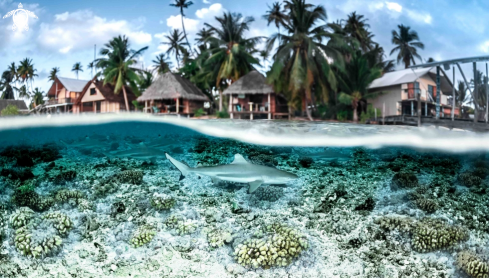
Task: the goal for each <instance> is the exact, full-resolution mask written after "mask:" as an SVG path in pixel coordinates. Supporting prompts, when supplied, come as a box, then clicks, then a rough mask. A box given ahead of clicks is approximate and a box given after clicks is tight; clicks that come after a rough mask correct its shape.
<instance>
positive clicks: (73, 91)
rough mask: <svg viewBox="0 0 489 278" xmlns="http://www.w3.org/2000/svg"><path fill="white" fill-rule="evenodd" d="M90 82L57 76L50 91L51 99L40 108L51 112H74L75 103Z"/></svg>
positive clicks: (49, 96)
mask: <svg viewBox="0 0 489 278" xmlns="http://www.w3.org/2000/svg"><path fill="white" fill-rule="evenodd" d="M88 82H89V80H78V79H72V78H66V77H56V79H55V80H54V82H53V84H52V85H51V88H50V89H49V91H48V98H49V100H48V101H47V102H46V103H45V104H44V105H43V106H42V107H40V108H38V110H39V111H44V112H50V113H72V112H73V103H74V102H75V100H76V99H77V98H78V97H79V96H80V94H81V92H82V91H83V88H84V87H85V85H87V83H88Z"/></svg>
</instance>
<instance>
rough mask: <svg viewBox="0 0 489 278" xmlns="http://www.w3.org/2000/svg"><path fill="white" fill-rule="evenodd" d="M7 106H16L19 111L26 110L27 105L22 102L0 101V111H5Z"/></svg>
mask: <svg viewBox="0 0 489 278" xmlns="http://www.w3.org/2000/svg"><path fill="white" fill-rule="evenodd" d="M9 104H11V105H14V106H17V109H19V110H27V105H26V104H25V102H24V101H23V100H15V99H0V111H2V110H3V109H5V108H6V107H7V106H8V105H9Z"/></svg>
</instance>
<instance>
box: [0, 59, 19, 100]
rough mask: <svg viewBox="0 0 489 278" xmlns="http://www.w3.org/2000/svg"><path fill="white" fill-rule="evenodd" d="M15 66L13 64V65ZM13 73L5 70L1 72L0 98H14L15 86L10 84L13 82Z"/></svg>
mask: <svg viewBox="0 0 489 278" xmlns="http://www.w3.org/2000/svg"><path fill="white" fill-rule="evenodd" d="M14 67H15V66H14ZM15 79H16V77H15V75H14V74H12V72H11V71H9V70H6V71H4V72H3V73H2V77H1V79H0V92H1V96H0V99H15V91H16V88H15V86H12V84H13V83H14V82H15Z"/></svg>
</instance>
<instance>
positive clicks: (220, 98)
mask: <svg viewBox="0 0 489 278" xmlns="http://www.w3.org/2000/svg"><path fill="white" fill-rule="evenodd" d="M221 111H222V91H221V89H219V112H221Z"/></svg>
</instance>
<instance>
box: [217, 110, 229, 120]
mask: <svg viewBox="0 0 489 278" xmlns="http://www.w3.org/2000/svg"><path fill="white" fill-rule="evenodd" d="M216 116H217V117H218V118H220V119H226V118H229V114H228V112H227V111H219V112H217V113H216Z"/></svg>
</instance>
